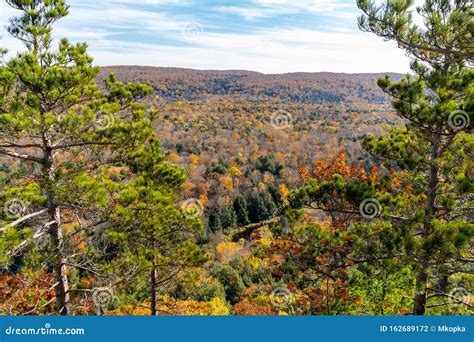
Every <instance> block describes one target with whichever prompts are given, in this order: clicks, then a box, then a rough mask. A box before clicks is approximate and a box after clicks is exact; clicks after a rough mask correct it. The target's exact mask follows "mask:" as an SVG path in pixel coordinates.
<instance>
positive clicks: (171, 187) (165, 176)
mask: <svg viewBox="0 0 474 342" xmlns="http://www.w3.org/2000/svg"><path fill="white" fill-rule="evenodd" d="M126 161H127V164H128V166H129V167H130V169H131V170H132V171H133V175H134V179H133V180H131V181H130V182H125V183H120V184H119V185H118V189H117V195H116V196H115V200H114V203H115V208H114V211H113V213H112V215H111V217H110V222H111V223H112V225H113V228H112V229H111V230H110V232H109V233H110V235H111V236H112V237H114V238H115V241H117V242H119V243H120V246H121V248H120V249H121V250H120V252H119V257H120V259H119V260H118V266H119V267H120V272H114V273H116V274H118V275H120V277H121V278H125V279H121V280H119V281H131V280H132V281H133V280H137V281H138V280H139V279H143V278H146V277H147V276H148V279H149V294H150V298H151V300H150V312H151V315H156V314H157V312H158V304H157V303H158V302H157V292H158V287H159V286H160V285H162V284H165V283H168V282H170V281H171V280H173V279H174V278H175V277H176V276H177V275H178V274H179V272H181V271H182V270H183V269H184V268H186V267H193V266H199V265H200V264H201V263H202V262H204V261H205V260H206V258H205V255H204V253H203V251H202V250H200V249H199V248H198V247H197V245H196V244H195V243H194V242H193V237H194V236H196V235H197V234H199V233H200V232H201V231H202V222H201V219H200V217H199V215H197V214H198V213H191V212H188V211H186V210H183V211H181V210H180V209H179V207H178V206H177V205H176V199H175V197H176V190H177V188H178V187H179V186H180V185H181V184H183V182H184V181H185V179H186V177H185V174H184V172H183V171H182V170H179V169H178V168H177V167H176V166H174V165H172V164H170V163H168V162H166V161H165V158H164V156H163V155H162V153H161V147H160V144H159V142H158V141H157V140H152V141H151V142H150V143H149V147H142V148H141V149H139V150H138V151H133V152H132V153H131V156H130V158H127V159H126ZM185 209H186V208H185ZM130 268H131V270H129V271H128V272H124V271H125V269H130ZM124 274H131V275H132V276H131V277H129V279H126V277H124V276H123V275H124Z"/></svg>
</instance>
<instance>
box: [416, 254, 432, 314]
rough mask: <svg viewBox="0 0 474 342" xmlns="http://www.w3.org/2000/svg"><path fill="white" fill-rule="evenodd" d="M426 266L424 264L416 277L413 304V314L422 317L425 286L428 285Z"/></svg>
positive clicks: (424, 308)
mask: <svg viewBox="0 0 474 342" xmlns="http://www.w3.org/2000/svg"><path fill="white" fill-rule="evenodd" d="M427 268H428V267H427V266H426V263H424V264H423V265H422V266H421V269H420V270H419V271H418V274H417V276H416V292H415V302H414V304H413V314H414V315H418V316H420V315H421V316H422V315H424V314H425V310H426V286H427V283H428V274H427V272H426V271H427Z"/></svg>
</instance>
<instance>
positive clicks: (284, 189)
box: [278, 184, 290, 203]
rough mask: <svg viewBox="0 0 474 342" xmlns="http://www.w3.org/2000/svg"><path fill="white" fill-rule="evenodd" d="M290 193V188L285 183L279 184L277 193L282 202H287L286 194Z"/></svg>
mask: <svg viewBox="0 0 474 342" xmlns="http://www.w3.org/2000/svg"><path fill="white" fill-rule="evenodd" d="M289 193H290V190H289V189H288V187H287V186H286V185H285V184H280V185H279V186H278V194H279V195H280V197H281V199H282V201H283V202H284V203H288V194H289Z"/></svg>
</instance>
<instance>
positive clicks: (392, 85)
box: [0, 0, 474, 316]
mask: <svg viewBox="0 0 474 342" xmlns="http://www.w3.org/2000/svg"><path fill="white" fill-rule="evenodd" d="M354 1H355V0H354ZM6 3H7V4H8V5H9V6H11V7H13V8H14V9H15V10H16V12H17V17H14V18H12V19H11V20H10V26H9V27H8V32H9V34H10V35H12V36H13V37H14V38H15V39H17V40H18V41H19V42H21V43H22V44H23V51H22V52H19V53H17V54H11V53H8V51H7V50H8V49H9V47H8V46H2V45H1V41H0V315H137V316H138V315H171V316H172V315H244V316H254V315H472V314H473V309H474V292H473V291H474V290H473V288H474V208H473V205H474V195H473V191H474V135H473V132H474V131H473V122H474V71H473V69H472V66H473V63H474V46H473V40H472V32H473V31H474V24H473V21H472V16H473V14H474V6H473V4H472V2H470V1H467V0H456V1H451V0H426V1H425V2H424V5H422V6H421V7H419V9H418V11H415V13H412V12H411V10H412V9H413V1H411V0H397V1H385V2H383V4H382V5H379V4H377V2H372V1H371V0H358V1H357V6H358V8H359V11H360V17H359V22H358V25H359V28H360V30H362V31H365V32H366V34H371V35H374V36H378V38H379V39H385V40H389V41H393V42H395V43H396V44H398V47H399V48H401V49H403V50H404V51H405V52H406V54H407V55H408V56H409V57H410V59H411V72H410V73H409V74H407V75H403V74H396V73H388V74H383V73H382V74H380V73H371V74H369V73H365V74H343V73H329V72H321V73H288V74H272V75H271V74H263V73H258V72H251V71H239V70H233V71H200V70H193V69H184V68H164V67H145V66H104V67H97V66H95V65H96V64H95V63H94V60H93V56H92V55H91V54H89V52H88V45H87V44H86V43H78V44H75V43H74V44H73V43H71V42H70V41H69V40H68V39H66V38H64V39H62V40H60V41H56V40H53V39H52V34H53V32H54V29H55V25H56V22H57V21H59V20H60V19H62V18H64V17H66V16H67V15H69V14H70V12H71V11H73V8H70V7H69V6H68V4H67V3H66V2H65V1H63V0H48V1H47V0H44V1H36V0H29V1H24V0H21V1H20V0H6ZM414 15H418V16H419V17H421V19H422V21H423V22H424V27H423V28H421V27H420V26H418V25H417V24H415V21H414V18H413V16H414Z"/></svg>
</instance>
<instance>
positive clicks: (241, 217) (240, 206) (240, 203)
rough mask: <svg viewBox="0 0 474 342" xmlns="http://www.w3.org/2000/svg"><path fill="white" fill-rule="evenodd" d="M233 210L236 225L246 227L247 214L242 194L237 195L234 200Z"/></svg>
mask: <svg viewBox="0 0 474 342" xmlns="http://www.w3.org/2000/svg"><path fill="white" fill-rule="evenodd" d="M234 210H235V213H236V216H237V223H238V224H239V225H241V226H246V225H248V224H249V223H250V220H249V213H248V211H247V200H246V199H245V197H244V196H243V195H242V194H239V195H238V196H237V197H236V198H235V200H234Z"/></svg>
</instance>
